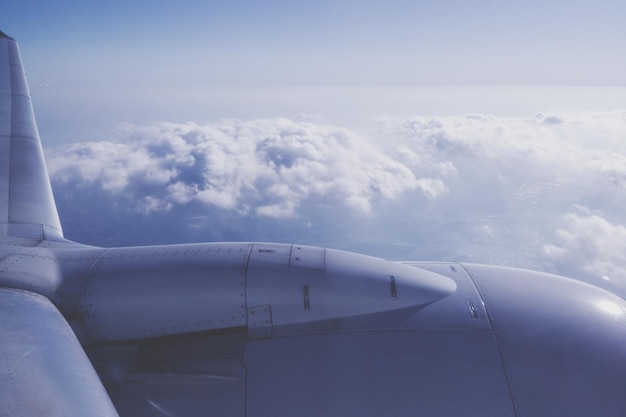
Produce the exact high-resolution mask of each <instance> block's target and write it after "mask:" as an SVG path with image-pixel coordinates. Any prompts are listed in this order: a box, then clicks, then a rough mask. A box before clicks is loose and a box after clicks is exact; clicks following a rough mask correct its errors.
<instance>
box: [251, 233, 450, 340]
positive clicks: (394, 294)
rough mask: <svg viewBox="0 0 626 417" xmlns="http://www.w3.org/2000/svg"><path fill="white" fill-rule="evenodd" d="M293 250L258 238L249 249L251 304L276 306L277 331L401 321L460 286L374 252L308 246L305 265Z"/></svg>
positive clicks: (372, 325) (351, 327) (273, 308)
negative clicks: (367, 253) (263, 241)
mask: <svg viewBox="0 0 626 417" xmlns="http://www.w3.org/2000/svg"><path fill="white" fill-rule="evenodd" d="M293 253H294V250H293V249H292V247H291V246H290V245H277V244H271V245H270V244H261V245H258V244H255V245H254V247H253V249H252V252H251V255H250V262H249V265H248V279H247V297H248V298H247V300H248V304H249V305H250V306H259V305H270V306H271V311H272V323H273V329H272V334H273V335H274V336H278V335H285V334H293V333H302V332H319V331H339V330H354V329H355V326H357V328H363V327H364V328H381V326H382V327H383V328H384V327H385V326H390V325H391V326H398V325H399V323H401V322H402V321H404V320H406V319H407V317H410V315H411V314H412V313H413V312H414V311H416V310H418V309H420V308H422V307H423V306H425V305H426V304H428V303H431V302H433V301H435V300H438V299H440V298H443V297H446V296H448V295H450V294H452V293H453V292H454V291H455V289H456V284H455V283H454V281H453V280H451V279H450V278H448V277H445V276H443V275H438V274H435V273H432V272H429V271H426V270H422V269H418V268H414V267H410V266H407V265H402V264H398V263H394V262H389V261H385V260H382V259H379V258H373V257H370V256H364V255H357V254H352V253H348V252H341V251H335V250H330V249H327V250H325V251H323V250H322V249H315V248H307V249H306V250H304V253H303V256H302V259H303V262H304V265H306V266H307V267H300V265H299V264H298V262H297V261H294V260H293V259H294V256H293V255H291V254H293ZM322 253H325V257H324V269H319V268H318V267H319V266H320V265H321V260H322V257H321V254H322ZM308 255H311V256H310V258H309V259H310V260H306V257H307V256H308ZM294 263H295V264H296V265H297V266H296V267H294V266H292V264H294ZM311 266H315V267H314V268H311ZM356 321H359V323H358V325H357V323H356ZM394 328H397V327H394Z"/></svg>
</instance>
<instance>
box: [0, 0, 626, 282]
mask: <svg viewBox="0 0 626 417" xmlns="http://www.w3.org/2000/svg"><path fill="white" fill-rule="evenodd" d="M7 3H8V4H6V5H5V4H3V7H2V9H3V11H2V15H0V30H2V31H3V32H5V33H7V34H8V35H10V36H12V37H14V38H15V39H16V40H17V41H18V43H19V45H20V49H21V54H22V59H23V61H24V65H25V67H26V71H27V76H28V80H29V84H30V89H31V94H32V99H33V104H34V108H35V113H36V117H37V120H38V124H39V131H40V135H41V137H42V142H43V145H44V148H45V151H46V156H47V160H48V168H49V171H50V174H51V178H52V183H53V188H54V191H55V196H56V200H57V203H58V206H59V211H60V215H61V220H62V223H63V227H64V230H65V234H66V236H67V237H68V238H70V239H74V240H78V241H83V242H85V243H90V244H95V245H103V246H117V245H137V244H164V243H182V242H200V241H220V240H230V241H233V240H236V241H279V242H297V243H302V244H311V245H320V246H327V247H333V248H338V249H345V250H353V251H358V252H364V253H368V254H372V255H377V256H381V257H384V258H388V259H393V260H443V261H452V260H454V261H470V262H481V263H493V264H498V265H509V266H517V267H525V268H532V269H539V270H544V271H548V272H555V273H559V274H564V275H568V276H572V277H576V278H580V279H585V280H587V281H590V282H592V283H595V284H597V285H601V286H605V287H607V288H613V287H618V288H620V289H622V290H623V289H624V288H626V214H625V213H624V210H623V207H625V206H626V204H625V203H626V201H625V200H626V193H625V191H626V189H625V187H626V55H625V54H624V53H623V52H622V51H624V50H626V25H624V24H623V22H624V21H625V20H626V3H624V2H622V1H578V0H574V1H567V2H566V1H551V2H545V1H543V2H539V1H525V2H509V1H486V0H477V1H436V2H435V1H385V2H382V1H358V2H357V1H317V2H306V3H305V2H299V3H297V2H287V1H264V2H258V1H231V2H221V1H220V2H215V1H187V2H180V1H177V2H174V1H155V0H153V1H150V2H148V1H134V2H117V1H111V2H106V3H103V2H100V3H97V2H79V1H57V2H49V3H42V2H39V1H38V2H35V1H28V0H24V1H19V2H17V1H11V2H7Z"/></svg>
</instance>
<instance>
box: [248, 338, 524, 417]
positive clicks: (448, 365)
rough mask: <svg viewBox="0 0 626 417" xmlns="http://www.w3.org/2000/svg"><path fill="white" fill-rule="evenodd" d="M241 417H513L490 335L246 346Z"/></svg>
mask: <svg viewBox="0 0 626 417" xmlns="http://www.w3.org/2000/svg"><path fill="white" fill-rule="evenodd" d="M244 362H245V365H246V368H247V369H248V387H247V416H248V417H275V416H300V417H307V416H311V417H319V416H361V417H367V416H373V417H380V416H394V417H404V416H406V417H409V416H410V417H432V416H514V415H515V414H514V412H513V407H512V403H511V398H510V395H509V390H508V386H507V382H506V378H505V375H504V371H503V369H502V361H501V359H500V356H499V354H498V348H497V344H496V341H495V338H494V335H493V333H492V332H489V331H475V330H453V331H451V330H405V331H392V330H390V331H380V332H353V333H335V334H321V335H308V336H292V337H284V338H274V339H261V340H253V341H248V342H247V343H246V349H245V356H244Z"/></svg>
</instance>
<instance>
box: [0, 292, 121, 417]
mask: <svg viewBox="0 0 626 417" xmlns="http://www.w3.org/2000/svg"><path fill="white" fill-rule="evenodd" d="M0 415H2V416H24V417H31V416H32V417H35V416H55V417H56V416H64V417H74V416H76V417H78V416H81V417H83V416H101V417H105V416H106V417H113V416H117V415H118V414H117V412H116V411H115V408H114V407H113V404H112V403H111V400H110V399H109V397H108V395H107V393H106V391H105V389H104V387H103V386H102V383H101V382H100V379H99V378H98V375H97V374H96V372H95V370H94V369H93V366H92V365H91V363H90V362H89V359H87V355H86V354H85V352H84V351H83V348H82V347H81V346H80V343H79V342H78V340H77V339H76V336H75V335H74V333H73V332H72V329H71V328H70V326H69V325H68V324H67V322H66V321H65V319H64V318H63V316H62V315H61V313H59V311H58V310H57V309H56V307H54V305H53V304H52V303H51V302H50V301H49V300H48V299H47V298H45V297H42V296H40V295H37V294H34V293H30V292H27V291H22V290H14V289H9V288H0Z"/></svg>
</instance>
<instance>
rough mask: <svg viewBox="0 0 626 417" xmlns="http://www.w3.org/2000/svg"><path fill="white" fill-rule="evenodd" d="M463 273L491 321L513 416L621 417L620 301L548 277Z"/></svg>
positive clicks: (623, 324) (624, 399)
mask: <svg viewBox="0 0 626 417" xmlns="http://www.w3.org/2000/svg"><path fill="white" fill-rule="evenodd" d="M467 269H468V271H469V273H470V274H471V276H472V277H473V278H474V279H475V280H476V283H477V285H478V287H479V290H480V291H481V293H482V294H483V296H484V298H485V302H486V305H487V310H488V311H489V314H490V315H491V317H492V318H493V327H494V329H495V332H496V335H497V338H498V341H499V344H500V349H501V352H502V357H503V360H504V363H505V367H506V369H507V374H508V376H509V380H510V385H511V392H512V395H513V398H514V399H515V404H516V408H517V412H518V414H519V415H532V416H537V417H542V416H545V417H551V416H556V415H559V416H570V417H576V416H579V417H585V416H591V415H597V416H621V415H624V410H626V396H624V387H625V386H626V302H625V301H624V300H623V299H621V298H619V297H617V296H615V295H613V294H610V293H608V292H606V291H604V290H601V289H599V288H597V287H593V286H591V285H588V284H584V283H582V282H579V281H574V280H570V279H567V278H563V277H559V276H556V275H550V274H544V273H539V272H532V271H523V270H517V269H512V268H498V267H489V266H484V265H469V266H467Z"/></svg>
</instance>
